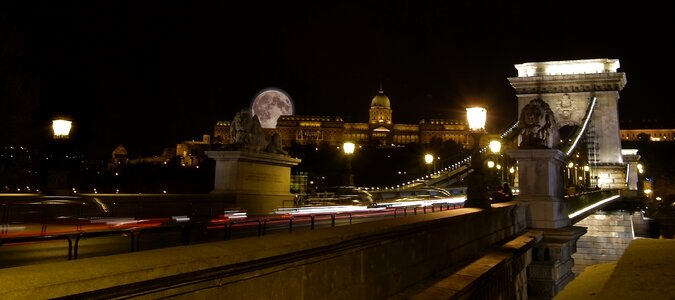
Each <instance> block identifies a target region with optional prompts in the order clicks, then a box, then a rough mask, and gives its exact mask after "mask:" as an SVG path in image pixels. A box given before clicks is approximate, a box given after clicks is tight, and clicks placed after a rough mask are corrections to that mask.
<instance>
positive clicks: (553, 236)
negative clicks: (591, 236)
mask: <svg viewBox="0 0 675 300" xmlns="http://www.w3.org/2000/svg"><path fill="white" fill-rule="evenodd" d="M536 230H538V231H539V230H541V231H542V233H543V238H542V240H541V241H540V242H539V243H537V244H536V245H535V246H534V248H532V262H531V263H530V265H529V266H527V273H528V277H527V286H528V298H529V299H552V298H553V297H554V296H555V295H556V294H558V293H559V292H560V291H561V290H562V289H563V288H564V287H565V285H567V284H568V283H569V282H570V281H572V279H574V272H572V267H574V259H573V258H572V254H574V253H575V252H577V240H578V239H579V237H581V236H582V235H584V234H585V233H586V228H585V227H577V226H567V227H564V228H560V229H543V230H542V229H536Z"/></svg>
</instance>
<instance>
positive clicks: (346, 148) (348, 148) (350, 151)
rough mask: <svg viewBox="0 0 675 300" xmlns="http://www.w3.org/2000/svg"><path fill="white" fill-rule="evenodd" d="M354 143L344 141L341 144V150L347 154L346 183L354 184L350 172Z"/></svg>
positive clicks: (352, 175)
mask: <svg viewBox="0 0 675 300" xmlns="http://www.w3.org/2000/svg"><path fill="white" fill-rule="evenodd" d="M354 148H355V145H354V143H352V142H345V143H344V144H343V145H342V150H343V151H344V152H345V156H347V180H346V181H347V185H349V186H353V185H354V174H352V155H353V154H354Z"/></svg>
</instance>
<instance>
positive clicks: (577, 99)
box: [508, 58, 626, 188]
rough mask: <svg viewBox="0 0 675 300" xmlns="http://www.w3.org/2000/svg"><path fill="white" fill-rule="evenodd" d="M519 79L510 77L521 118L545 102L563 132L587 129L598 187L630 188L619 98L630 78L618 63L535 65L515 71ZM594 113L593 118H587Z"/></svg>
mask: <svg viewBox="0 0 675 300" xmlns="http://www.w3.org/2000/svg"><path fill="white" fill-rule="evenodd" d="M515 67H516V69H517V70H518V77H509V78H508V80H509V82H510V83H511V86H512V87H513V88H514V89H515V91H516V97H517V98H518V112H519V113H520V111H521V110H522V109H523V107H524V106H525V105H527V104H528V103H529V102H530V101H531V100H533V99H536V98H540V99H542V100H543V101H545V102H546V103H547V104H548V105H549V106H550V108H551V110H552V111H553V113H554V114H555V117H556V121H557V125H558V128H557V129H558V130H560V129H561V128H563V127H566V128H569V127H568V126H576V127H580V128H585V130H584V132H583V133H582V134H583V136H582V137H583V140H584V141H585V143H586V147H585V151H587V153H586V155H587V157H588V162H589V165H590V167H591V175H592V178H593V180H592V182H591V184H595V185H598V186H600V187H602V188H625V187H626V181H625V178H626V174H625V168H624V160H623V157H622V154H621V138H620V134H619V110H618V101H619V92H620V91H621V90H622V89H623V88H624V87H625V85H626V75H625V73H623V72H618V68H619V60H618V59H607V58H602V59H585V60H569V61H548V62H529V63H523V64H517V65H515ZM589 109H592V115H591V118H590V119H589V120H588V121H586V119H585V116H586V115H587V113H588V111H589Z"/></svg>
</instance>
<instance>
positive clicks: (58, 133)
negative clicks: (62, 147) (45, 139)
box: [52, 119, 73, 139]
mask: <svg viewBox="0 0 675 300" xmlns="http://www.w3.org/2000/svg"><path fill="white" fill-rule="evenodd" d="M72 125H73V121H70V120H65V119H55V120H52V130H53V131H54V139H67V138H68V137H69V135H70V128H72Z"/></svg>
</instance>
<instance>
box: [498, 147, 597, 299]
mask: <svg viewBox="0 0 675 300" xmlns="http://www.w3.org/2000/svg"><path fill="white" fill-rule="evenodd" d="M508 155H509V156H510V157H511V158H512V159H515V160H517V161H518V177H519V179H520V182H519V183H520V184H519V189H520V193H519V195H518V197H517V200H518V201H523V202H526V203H528V208H527V209H528V211H527V224H528V227H529V228H530V229H532V230H537V231H542V232H543V238H542V240H541V241H540V242H539V243H537V244H536V245H535V247H534V248H533V250H532V263H531V264H530V265H529V266H528V274H529V275H528V287H529V297H530V298H534V299H551V298H553V296H555V295H556V294H557V293H558V292H559V291H561V290H562V289H563V287H564V286H565V285H566V284H567V283H569V282H570V281H571V280H572V279H573V278H574V273H573V272H572V266H574V259H572V254H573V253H575V252H576V242H577V240H578V239H579V237H580V236H582V235H583V234H584V233H586V228H584V227H576V226H571V221H570V218H569V216H568V215H569V208H568V206H567V203H566V202H565V200H564V198H563V196H562V195H563V176H562V169H561V168H562V166H563V165H564V160H565V158H566V156H565V154H564V153H563V152H562V151H560V150H557V149H519V150H515V151H510V152H508Z"/></svg>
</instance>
